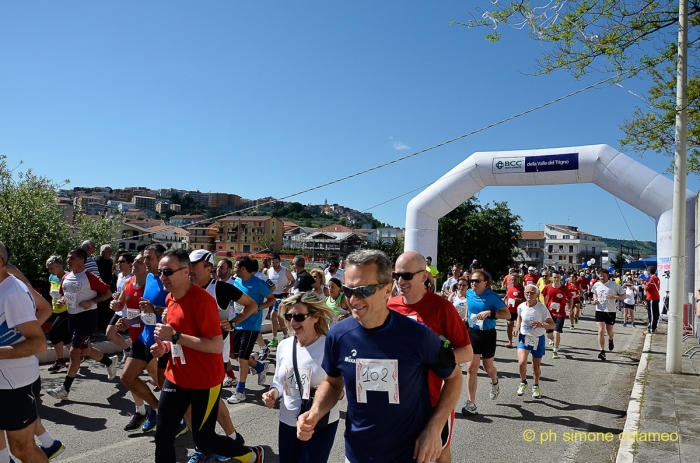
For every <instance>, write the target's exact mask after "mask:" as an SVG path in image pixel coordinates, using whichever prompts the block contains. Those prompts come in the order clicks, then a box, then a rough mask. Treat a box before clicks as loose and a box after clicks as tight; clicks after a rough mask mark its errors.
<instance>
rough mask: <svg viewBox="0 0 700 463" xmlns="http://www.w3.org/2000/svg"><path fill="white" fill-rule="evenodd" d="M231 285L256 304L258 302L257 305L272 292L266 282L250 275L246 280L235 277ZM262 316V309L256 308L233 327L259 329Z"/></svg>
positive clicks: (250, 329)
mask: <svg viewBox="0 0 700 463" xmlns="http://www.w3.org/2000/svg"><path fill="white" fill-rule="evenodd" d="M233 285H234V286H235V287H236V288H238V289H240V290H241V291H242V292H244V293H245V294H247V295H248V296H250V298H251V299H252V300H254V301H255V303H256V304H258V307H260V306H261V305H263V304H264V303H265V298H266V297H267V296H268V295H270V294H272V291H270V288H269V287H268V286H267V284H266V283H265V282H264V281H262V280H261V279H260V278H256V277H254V276H251V277H250V278H248V279H247V280H246V281H243V280H241V279H240V278H236V281H234V283H233ZM262 316H263V313H262V310H258V311H257V312H256V313H254V314H253V315H251V316H249V317H248V318H246V319H245V320H243V321H242V322H241V324H240V325H238V326H236V328H235V329H237V330H248V331H260V329H261V328H262V322H263V319H262Z"/></svg>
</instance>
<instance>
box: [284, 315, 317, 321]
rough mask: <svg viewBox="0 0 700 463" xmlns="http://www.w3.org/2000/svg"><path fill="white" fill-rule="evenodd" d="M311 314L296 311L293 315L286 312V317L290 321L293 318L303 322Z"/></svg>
mask: <svg viewBox="0 0 700 463" xmlns="http://www.w3.org/2000/svg"><path fill="white" fill-rule="evenodd" d="M310 316H311V314H309V313H296V314H294V315H292V314H290V313H286V314H284V319H285V320H287V321H288V322H291V321H292V320H294V321H295V322H297V323H301V322H303V321H304V320H306V319H307V318H309V317H310Z"/></svg>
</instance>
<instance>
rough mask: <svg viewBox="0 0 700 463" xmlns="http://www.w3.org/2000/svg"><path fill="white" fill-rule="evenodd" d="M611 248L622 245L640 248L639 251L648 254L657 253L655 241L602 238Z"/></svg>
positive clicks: (618, 247) (617, 247)
mask: <svg viewBox="0 0 700 463" xmlns="http://www.w3.org/2000/svg"><path fill="white" fill-rule="evenodd" d="M601 240H602V241H604V242H605V243H606V244H607V245H608V246H607V247H608V248H611V249H618V250H619V249H620V245H622V246H627V247H629V248H637V249H639V253H640V254H642V255H646V256H655V255H656V243H655V242H654V241H632V240H618V239H615V238H601Z"/></svg>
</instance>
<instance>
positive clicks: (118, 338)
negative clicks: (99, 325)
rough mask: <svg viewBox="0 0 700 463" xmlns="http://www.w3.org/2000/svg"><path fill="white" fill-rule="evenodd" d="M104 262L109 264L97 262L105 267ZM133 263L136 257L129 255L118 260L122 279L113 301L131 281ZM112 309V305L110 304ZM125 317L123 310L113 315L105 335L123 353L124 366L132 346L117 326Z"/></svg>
mask: <svg viewBox="0 0 700 463" xmlns="http://www.w3.org/2000/svg"><path fill="white" fill-rule="evenodd" d="M103 247H104V246H103ZM110 251H111V249H110ZM100 257H102V256H100ZM103 262H107V263H109V262H108V261H106V260H100V261H98V262H97V264H98V267H100V266H104V264H103ZM133 263H134V256H132V255H131V254H129V253H123V254H121V255H120V256H119V257H118V258H117V266H118V267H119V269H120V272H119V273H120V275H121V277H120V278H119V279H118V280H117V285H116V290H117V292H116V293H114V294H112V299H113V300H116V299H119V293H121V291H122V286H123V284H124V281H126V280H127V279H129V278H130V277H131V271H132V270H131V266H132V265H133ZM110 270H111V269H110ZM103 273H110V274H111V272H103ZM100 278H101V279H102V277H100ZM102 281H104V279H102ZM105 283H107V282H106V281H105ZM110 308H111V303H110ZM112 310H113V309H112ZM123 317H126V309H123V310H121V311H119V312H115V313H114V314H113V315H112V318H111V320H110V321H109V324H108V325H107V330H106V332H105V334H106V335H107V338H109V340H110V341H112V342H113V343H114V344H115V345H116V346H117V347H119V348H120V349H121V350H122V352H123V355H122V359H121V361H120V362H119V363H120V364H123V363H124V362H126V358H127V357H128V355H129V351H130V350H131V346H129V344H127V342H126V341H124V337H123V336H122V335H121V333H120V331H119V329H117V326H116V325H117V322H118V321H119V319H121V318H123ZM120 326H124V325H123V324H122V325H120Z"/></svg>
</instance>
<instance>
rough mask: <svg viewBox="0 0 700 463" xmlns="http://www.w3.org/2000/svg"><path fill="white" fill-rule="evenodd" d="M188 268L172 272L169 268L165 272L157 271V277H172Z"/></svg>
mask: <svg viewBox="0 0 700 463" xmlns="http://www.w3.org/2000/svg"><path fill="white" fill-rule="evenodd" d="M186 268H189V267H180V268H179V269H177V270H173V269H171V268H166V269H165V270H158V276H161V275H165V276H166V277H170V276H173V274H174V273H177V272H179V271H180V270H184V269H186Z"/></svg>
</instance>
